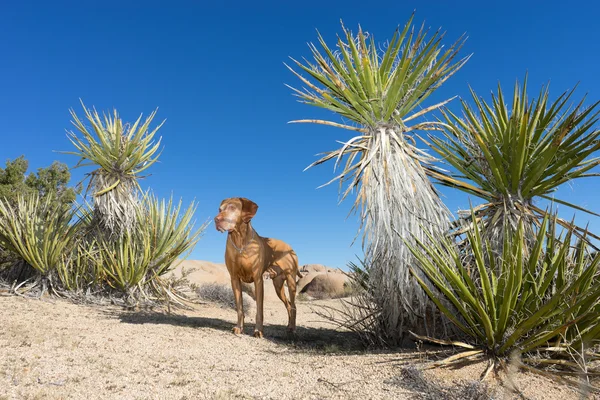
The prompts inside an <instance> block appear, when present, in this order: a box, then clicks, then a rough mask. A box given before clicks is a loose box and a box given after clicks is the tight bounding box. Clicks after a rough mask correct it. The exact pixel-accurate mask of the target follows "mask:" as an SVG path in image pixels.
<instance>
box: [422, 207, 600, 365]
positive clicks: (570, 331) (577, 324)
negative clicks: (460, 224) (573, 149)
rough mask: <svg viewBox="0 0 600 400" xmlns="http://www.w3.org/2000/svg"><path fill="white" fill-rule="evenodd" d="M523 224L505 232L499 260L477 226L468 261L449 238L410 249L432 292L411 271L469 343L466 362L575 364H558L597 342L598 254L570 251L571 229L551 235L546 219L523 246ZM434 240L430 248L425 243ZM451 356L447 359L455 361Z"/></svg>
mask: <svg viewBox="0 0 600 400" xmlns="http://www.w3.org/2000/svg"><path fill="white" fill-rule="evenodd" d="M523 225H524V224H523V221H520V222H519V224H518V228H517V231H516V233H514V234H511V233H510V232H512V230H511V229H509V228H508V227H506V228H505V230H504V242H503V249H502V255H501V257H499V258H498V257H496V256H495V255H494V254H493V248H494V246H493V245H491V244H490V243H489V241H488V240H484V239H482V237H483V236H482V229H483V228H482V226H481V224H478V225H476V226H475V229H473V230H472V231H471V232H469V233H468V235H467V241H468V244H469V248H470V249H471V251H472V252H473V253H472V257H464V254H463V253H461V251H460V250H459V247H458V246H456V245H455V244H454V243H453V242H452V241H450V240H449V239H443V240H442V239H440V240H437V241H433V240H432V241H431V242H430V244H428V245H425V244H424V243H422V242H419V245H418V246H413V247H411V251H412V252H413V254H414V255H415V257H416V258H417V259H418V261H419V263H418V266H419V268H420V269H421V270H422V271H423V273H424V274H425V276H426V277H427V278H428V280H429V281H430V282H431V283H432V284H433V286H434V287H435V289H437V291H439V292H434V291H433V290H432V289H430V285H429V284H428V283H426V282H425V280H424V279H421V278H420V277H419V276H420V275H421V274H418V273H416V271H415V270H412V271H411V272H412V273H413V275H414V276H415V278H416V279H417V281H418V282H419V283H420V285H421V287H422V288H423V289H424V290H425V291H426V292H427V294H428V295H429V297H430V298H431V299H432V300H433V301H434V302H435V304H436V305H437V306H438V308H439V309H440V310H441V311H442V312H443V313H444V314H445V315H446V317H448V319H450V320H451V321H452V322H453V323H454V324H455V325H456V326H457V327H458V328H459V329H460V330H461V331H462V332H463V333H464V334H465V335H466V336H467V338H468V340H467V341H468V342H469V345H468V346H465V347H467V348H468V351H466V352H465V353H463V356H465V357H471V358H473V357H475V358H477V357H492V359H493V360H494V361H500V362H502V360H503V359H506V358H507V357H508V356H509V355H511V354H513V353H514V352H517V353H519V354H521V355H523V360H524V361H525V362H528V363H535V362H536V357H529V355H532V354H534V352H544V353H545V356H544V358H545V361H544V362H545V363H546V364H548V363H550V364H556V365H563V366H564V365H568V366H570V367H573V368H576V367H577V364H576V363H570V362H569V361H566V360H564V359H561V358H562V356H563V355H565V354H577V353H581V350H582V348H588V349H589V348H590V347H591V346H593V345H595V344H597V342H598V340H599V339H600V335H599V334H600V324H599V321H600V285H599V283H600V282H598V281H599V279H598V264H599V262H600V255H598V253H596V254H594V255H591V254H590V253H589V252H588V250H587V245H586V243H585V242H584V241H579V242H578V244H577V245H576V246H572V245H571V242H572V237H573V230H568V231H567V232H566V233H565V234H564V235H563V236H562V237H560V238H557V236H556V225H557V222H556V221H555V220H551V221H550V220H549V217H546V218H544V219H543V221H542V225H541V227H540V228H539V230H538V233H537V237H536V239H535V241H534V243H533V246H532V247H530V248H528V247H527V243H528V240H527V238H526V237H525V235H524V227H523ZM431 243H433V245H431ZM460 358H461V357H460V356H459V357H457V356H454V358H453V359H452V360H460Z"/></svg>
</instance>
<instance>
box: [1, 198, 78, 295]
mask: <svg viewBox="0 0 600 400" xmlns="http://www.w3.org/2000/svg"><path fill="white" fill-rule="evenodd" d="M74 215H75V210H74V209H72V208H67V207H64V206H62V205H61V204H59V203H58V202H56V201H55V200H54V199H53V198H52V196H46V197H45V198H40V197H39V195H38V194H36V193H33V194H28V195H19V196H18V197H17V200H16V202H15V203H14V204H11V203H9V202H8V200H7V199H0V244H1V245H2V247H3V248H5V249H7V250H9V251H11V252H13V253H15V254H16V255H17V256H18V257H19V258H20V259H22V260H23V261H25V262H26V263H27V264H28V265H30V266H31V267H32V268H33V269H35V270H36V271H37V272H38V273H39V274H40V276H41V278H42V280H43V281H42V284H43V286H42V292H43V291H44V290H45V289H47V287H46V286H47V284H48V283H50V285H52V280H53V274H54V273H56V270H57V269H58V268H59V267H61V265H62V263H63V261H64V260H63V255H64V254H66V253H68V252H69V251H70V248H71V246H72V244H73V242H74V237H75V228H74V227H73V225H71V220H72V219H73V216H74ZM50 288H52V286H51V287H50Z"/></svg>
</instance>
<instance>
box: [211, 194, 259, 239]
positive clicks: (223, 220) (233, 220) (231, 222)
mask: <svg viewBox="0 0 600 400" xmlns="http://www.w3.org/2000/svg"><path fill="white" fill-rule="evenodd" d="M257 210H258V205H256V203H255V202H253V201H252V200H248V199H246V198H244V197H232V198H229V199H225V200H223V201H222V202H221V205H220V206H219V213H218V214H217V216H216V217H215V227H216V228H217V230H218V231H219V232H225V231H227V232H231V231H234V230H236V229H237V227H239V226H240V225H241V224H247V223H248V222H250V220H251V219H252V217H254V216H255V215H256V211H257Z"/></svg>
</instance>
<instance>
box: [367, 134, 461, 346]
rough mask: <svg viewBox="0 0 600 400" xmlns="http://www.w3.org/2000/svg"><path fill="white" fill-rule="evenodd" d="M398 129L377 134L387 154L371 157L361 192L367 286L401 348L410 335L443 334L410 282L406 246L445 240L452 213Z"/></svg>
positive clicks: (387, 333) (386, 330) (384, 326)
mask: <svg viewBox="0 0 600 400" xmlns="http://www.w3.org/2000/svg"><path fill="white" fill-rule="evenodd" d="M400 129H401V128H400V127H382V128H380V129H378V130H377V131H376V132H375V133H374V134H373V136H374V137H373V139H372V140H373V141H379V142H382V143H379V144H377V143H374V144H373V148H375V149H383V151H376V152H374V154H372V156H373V158H372V161H371V166H370V168H368V169H367V170H366V171H365V173H364V175H363V178H362V187H361V189H360V192H359V193H360V195H362V196H364V197H363V201H364V204H365V207H364V209H363V215H362V218H363V220H364V232H365V234H366V242H365V255H366V263H367V265H369V266H370V274H369V283H370V287H371V288H373V290H372V296H373V300H374V301H375V302H376V303H377V307H378V308H379V309H380V310H381V312H382V315H381V316H380V318H379V323H380V324H381V326H380V327H379V330H380V331H381V333H382V334H383V336H384V340H385V341H386V342H388V344H394V345H395V344H400V343H399V342H400V341H401V340H402V339H403V337H404V335H403V333H406V332H407V331H408V330H412V331H417V332H421V333H433V332H434V331H437V332H436V333H439V331H438V330H437V329H436V328H440V325H439V321H436V316H435V315H433V314H432V310H433V308H432V307H431V305H432V304H431V302H430V301H429V299H428V297H427V295H426V294H425V293H424V292H423V290H422V289H421V288H420V287H419V286H418V285H417V284H416V282H415V281H414V280H413V279H411V276H410V272H409V268H410V267H411V266H412V265H413V264H414V257H413V256H412V254H411V253H410V250H409V248H408V247H407V246H406V244H405V242H404V241H405V240H408V241H409V242H412V238H414V237H416V238H418V239H420V240H421V241H423V242H427V241H428V239H427V237H428V234H429V235H431V236H433V237H439V236H440V235H444V234H445V232H446V231H447V230H448V229H449V225H450V212H449V211H448V209H447V208H446V206H445V205H444V204H443V202H442V201H441V199H440V197H439V195H438V193H437V192H436V190H435V188H434V187H433V186H432V185H431V183H430V181H429V179H428V177H427V176H426V173H425V170H424V168H423V167H422V166H421V164H420V163H419V162H418V161H416V160H415V158H414V155H409V154H408V153H409V152H410V151H411V148H412V146H410V145H409V144H408V143H406V141H405V140H404V139H403V134H402V133H401V132H400V131H399V130H400ZM367 154H368V155H367V157H369V156H370V154H369V153H367ZM367 210H368V211H367ZM436 322H437V323H438V324H437V325H436Z"/></svg>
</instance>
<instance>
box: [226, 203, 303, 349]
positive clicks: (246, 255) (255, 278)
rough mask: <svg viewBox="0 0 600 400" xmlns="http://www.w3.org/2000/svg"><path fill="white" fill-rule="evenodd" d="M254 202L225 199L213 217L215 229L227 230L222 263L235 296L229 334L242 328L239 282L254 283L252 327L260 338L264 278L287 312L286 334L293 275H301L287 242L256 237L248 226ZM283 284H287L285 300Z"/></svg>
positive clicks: (291, 323)
mask: <svg viewBox="0 0 600 400" xmlns="http://www.w3.org/2000/svg"><path fill="white" fill-rule="evenodd" d="M257 210H258V205H257V204H256V203H254V202H253V201H251V200H248V199H246V198H243V197H232V198H229V199H225V200H223V201H222V202H221V205H220V206H219V213H218V214H217V216H216V217H215V220H214V221H215V227H216V229H217V230H218V231H219V232H221V233H223V232H227V244H226V246H225V264H226V265H227V270H228V271H229V275H230V277H231V288H232V289H233V294H234V297H235V307H236V310H237V324H236V325H235V326H234V328H233V333H235V334H241V333H242V332H243V330H244V309H243V303H242V284H241V281H243V282H246V283H252V282H254V289H255V290H254V293H255V298H256V326H255V328H254V336H255V337H257V338H262V337H263V301H264V280H265V279H268V278H270V279H272V280H273V286H275V292H276V293H277V296H278V297H279V299H281V301H282V302H283V304H284V305H285V308H286V309H287V312H288V326H287V329H288V333H290V334H294V332H295V330H296V277H300V278H302V274H300V271H299V270H298V257H297V256H296V253H295V252H294V250H293V249H292V248H291V247H290V245H288V244H287V243H285V242H283V241H281V240H277V239H271V238H265V237H261V236H259V235H258V234H257V233H256V231H255V230H254V228H253V227H252V224H251V222H250V221H251V220H252V218H253V217H254V216H255V215H256V211H257ZM284 283H287V287H288V292H289V299H288V298H287V297H286V294H285V288H284Z"/></svg>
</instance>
